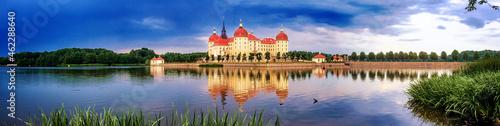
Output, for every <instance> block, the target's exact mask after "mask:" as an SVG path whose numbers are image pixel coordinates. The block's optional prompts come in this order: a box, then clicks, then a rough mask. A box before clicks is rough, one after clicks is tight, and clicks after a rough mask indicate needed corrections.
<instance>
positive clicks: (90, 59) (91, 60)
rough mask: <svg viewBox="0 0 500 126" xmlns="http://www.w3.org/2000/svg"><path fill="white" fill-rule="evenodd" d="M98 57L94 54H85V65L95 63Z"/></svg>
mask: <svg viewBox="0 0 500 126" xmlns="http://www.w3.org/2000/svg"><path fill="white" fill-rule="evenodd" d="M96 56H97V55H95V54H94V53H87V54H85V57H84V58H83V63H85V64H91V63H95V58H96Z"/></svg>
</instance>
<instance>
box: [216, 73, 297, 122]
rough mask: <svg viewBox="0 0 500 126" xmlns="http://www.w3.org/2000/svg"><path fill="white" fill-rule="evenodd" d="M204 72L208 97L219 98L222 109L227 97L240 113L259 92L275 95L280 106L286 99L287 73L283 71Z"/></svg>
mask: <svg viewBox="0 0 500 126" xmlns="http://www.w3.org/2000/svg"><path fill="white" fill-rule="evenodd" d="M206 72H207V75H208V76H207V78H208V91H209V92H210V96H211V97H212V99H213V100H215V99H216V98H217V97H221V103H222V107H224V105H226V104H227V103H226V100H227V97H232V98H233V99H234V101H235V102H236V103H238V107H239V110H240V111H241V112H242V111H243V110H242V109H241V108H242V106H243V104H244V103H245V102H246V101H247V100H248V99H250V98H253V97H255V96H257V94H258V93H261V92H263V93H266V94H268V93H276V96H278V98H279V101H280V105H284V99H285V98H287V97H288V79H289V78H288V77H289V72H288V71H285V70H267V69H236V68H234V69H232V68H217V69H206Z"/></svg>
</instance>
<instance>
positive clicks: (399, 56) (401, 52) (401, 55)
mask: <svg viewBox="0 0 500 126" xmlns="http://www.w3.org/2000/svg"><path fill="white" fill-rule="evenodd" d="M398 59H399V60H401V61H403V60H404V59H405V53H404V52H403V51H399V55H398Z"/></svg>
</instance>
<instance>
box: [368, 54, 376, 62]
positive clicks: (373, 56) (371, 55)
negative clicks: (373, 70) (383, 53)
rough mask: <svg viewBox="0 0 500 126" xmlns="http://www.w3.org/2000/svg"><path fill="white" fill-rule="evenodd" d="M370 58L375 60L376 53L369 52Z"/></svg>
mask: <svg viewBox="0 0 500 126" xmlns="http://www.w3.org/2000/svg"><path fill="white" fill-rule="evenodd" d="M368 59H370V61H373V60H374V59H375V53H373V52H370V53H368Z"/></svg>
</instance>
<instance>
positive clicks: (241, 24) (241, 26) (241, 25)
mask: <svg viewBox="0 0 500 126" xmlns="http://www.w3.org/2000/svg"><path fill="white" fill-rule="evenodd" d="M240 28H243V23H241V19H240Z"/></svg>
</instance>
